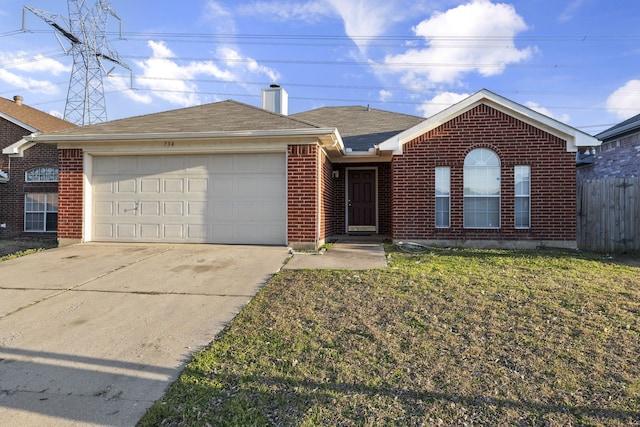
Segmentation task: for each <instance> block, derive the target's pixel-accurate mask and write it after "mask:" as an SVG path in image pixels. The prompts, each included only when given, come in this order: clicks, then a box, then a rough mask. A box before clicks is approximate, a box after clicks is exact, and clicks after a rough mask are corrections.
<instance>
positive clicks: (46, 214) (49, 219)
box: [24, 193, 58, 231]
mask: <svg viewBox="0 0 640 427" xmlns="http://www.w3.org/2000/svg"><path fill="white" fill-rule="evenodd" d="M57 230H58V195H57V194H56V193H27V194H25V195H24V231H57Z"/></svg>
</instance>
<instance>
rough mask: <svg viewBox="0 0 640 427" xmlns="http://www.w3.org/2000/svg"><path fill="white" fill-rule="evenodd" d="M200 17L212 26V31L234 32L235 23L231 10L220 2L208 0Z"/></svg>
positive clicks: (221, 32)
mask: <svg viewBox="0 0 640 427" xmlns="http://www.w3.org/2000/svg"><path fill="white" fill-rule="evenodd" d="M202 18H203V19H204V20H205V21H206V22H207V23H209V24H212V25H213V26H214V31H215V32H216V33H220V34H234V33H235V32H236V23H235V20H234V19H233V15H232V14H231V12H230V11H229V10H228V9H226V8H225V7H224V6H222V5H220V3H218V2H216V1H213V0H210V1H208V2H207V4H206V6H205V9H204V12H203V14H202Z"/></svg>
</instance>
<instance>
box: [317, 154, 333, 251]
mask: <svg viewBox="0 0 640 427" xmlns="http://www.w3.org/2000/svg"><path fill="white" fill-rule="evenodd" d="M319 161H320V171H321V173H320V194H321V196H322V198H321V199H320V202H321V206H320V239H321V240H322V239H326V238H327V237H329V236H331V235H333V234H336V222H335V218H336V182H335V178H333V165H332V164H331V161H330V160H329V158H328V157H327V154H326V153H325V152H324V151H322V150H320V159H319Z"/></svg>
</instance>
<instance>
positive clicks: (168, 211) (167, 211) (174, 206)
mask: <svg viewBox="0 0 640 427" xmlns="http://www.w3.org/2000/svg"><path fill="white" fill-rule="evenodd" d="M183 206H184V205H183V203H182V202H164V210H163V212H164V215H165V216H183V215H184V208H183Z"/></svg>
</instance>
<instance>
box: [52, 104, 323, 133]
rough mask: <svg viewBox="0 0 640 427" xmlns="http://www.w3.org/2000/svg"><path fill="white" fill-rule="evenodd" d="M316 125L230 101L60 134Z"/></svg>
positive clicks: (249, 128)
mask: <svg viewBox="0 0 640 427" xmlns="http://www.w3.org/2000/svg"><path fill="white" fill-rule="evenodd" d="M315 128H318V126H315V125H313V124H311V123H306V122H304V121H302V120H299V119H295V118H291V117H287V116H283V115H280V114H276V113H272V112H270V111H267V110H263V109H262V108H257V107H253V106H251V105H248V104H243V103H241V102H237V101H232V100H228V101H221V102H216V103H212V104H204V105H198V106H195V107H187V108H181V109H177V110H171V111H164V112H160V113H153V114H147V115H142V116H135V117H129V118H125V119H119V120H113V121H109V122H104V123H98V124H94V125H89V126H84V127H81V128H76V129H70V130H67V131H63V132H57V133H56V135H60V134H62V135H118V134H145V133H155V134H157V133H181V132H233V131H250V130H251V131H269V130H281V129H315Z"/></svg>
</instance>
